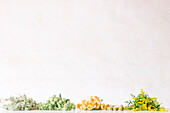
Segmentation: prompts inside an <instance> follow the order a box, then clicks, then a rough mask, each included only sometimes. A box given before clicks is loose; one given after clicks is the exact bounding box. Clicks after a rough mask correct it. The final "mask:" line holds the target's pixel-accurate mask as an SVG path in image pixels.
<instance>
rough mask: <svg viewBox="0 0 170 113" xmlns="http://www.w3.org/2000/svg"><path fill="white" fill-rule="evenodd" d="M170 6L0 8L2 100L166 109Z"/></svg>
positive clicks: (117, 3)
mask: <svg viewBox="0 0 170 113" xmlns="http://www.w3.org/2000/svg"><path fill="white" fill-rule="evenodd" d="M169 6H170V1H169V0H148V1H144V0H138V1H136V0H14V1H12V0H11V1H8V0H0V97H8V96H9V95H16V94H23V93H26V94H28V95H29V96H32V97H34V98H35V99H36V100H38V101H41V100H42V101H44V100H46V98H48V97H49V96H51V95H53V94H58V93H59V92H61V93H62V94H63V96H64V97H69V98H71V100H72V101H73V102H76V103H77V102H79V101H81V100H82V99H83V98H88V97H89V96H91V95H98V96H100V97H101V98H103V99H104V101H105V102H106V103H110V104H122V103H123V102H124V101H125V100H127V99H130V98H131V97H130V95H129V94H130V93H134V94H137V93H139V92H140V89H141V88H143V89H144V90H146V91H147V92H148V93H149V94H150V95H151V96H156V97H158V100H159V101H160V102H162V103H164V105H165V107H169V106H170V97H169V95H170V7H169Z"/></svg>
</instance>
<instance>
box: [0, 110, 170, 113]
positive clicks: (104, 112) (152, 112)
mask: <svg viewBox="0 0 170 113" xmlns="http://www.w3.org/2000/svg"><path fill="white" fill-rule="evenodd" d="M0 112H1V113H170V112H169V109H168V112H163V111H129V110H125V111H106V110H103V111H95V110H94V111H81V110H75V111H40V110H32V111H6V110H3V111H0Z"/></svg>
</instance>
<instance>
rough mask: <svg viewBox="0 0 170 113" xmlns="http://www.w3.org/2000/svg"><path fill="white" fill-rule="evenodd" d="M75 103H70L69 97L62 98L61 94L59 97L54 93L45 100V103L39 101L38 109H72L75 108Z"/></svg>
mask: <svg viewBox="0 0 170 113" xmlns="http://www.w3.org/2000/svg"><path fill="white" fill-rule="evenodd" d="M75 108H76V107H75V104H74V103H70V100H69V99H66V98H62V97H61V94H60V95H59V97H56V95H54V96H52V97H51V98H49V100H47V103H40V110H64V111H68V110H72V109H75Z"/></svg>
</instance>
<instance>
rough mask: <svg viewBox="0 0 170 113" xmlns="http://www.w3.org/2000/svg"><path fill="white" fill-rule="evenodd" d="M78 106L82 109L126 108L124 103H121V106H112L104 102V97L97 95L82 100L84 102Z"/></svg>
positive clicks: (121, 109)
mask: <svg viewBox="0 0 170 113" xmlns="http://www.w3.org/2000/svg"><path fill="white" fill-rule="evenodd" d="M77 108H78V109H81V110H114V111H118V110H120V111H123V110H124V107H123V105H120V107H112V106H110V105H109V104H104V103H103V99H100V98H99V97H97V96H91V97H90V100H82V103H79V104H77Z"/></svg>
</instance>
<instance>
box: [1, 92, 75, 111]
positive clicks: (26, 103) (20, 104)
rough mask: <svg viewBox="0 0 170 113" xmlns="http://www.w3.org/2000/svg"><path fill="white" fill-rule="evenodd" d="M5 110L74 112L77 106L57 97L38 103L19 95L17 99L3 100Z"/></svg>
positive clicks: (12, 97)
mask: <svg viewBox="0 0 170 113" xmlns="http://www.w3.org/2000/svg"><path fill="white" fill-rule="evenodd" d="M1 103H3V106H2V107H3V108H4V109H6V110H12V111H25V110H65V111H67V110H72V109H75V107H76V106H75V104H74V103H70V100H69V99H66V98H62V97H61V94H60V95H59V97H57V96H56V95H54V96H52V97H50V98H49V99H48V100H47V102H46V103H37V102H36V101H35V100H33V99H32V98H28V97H27V96H26V95H19V96H17V97H14V96H11V97H9V98H6V99H2V100H1Z"/></svg>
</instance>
